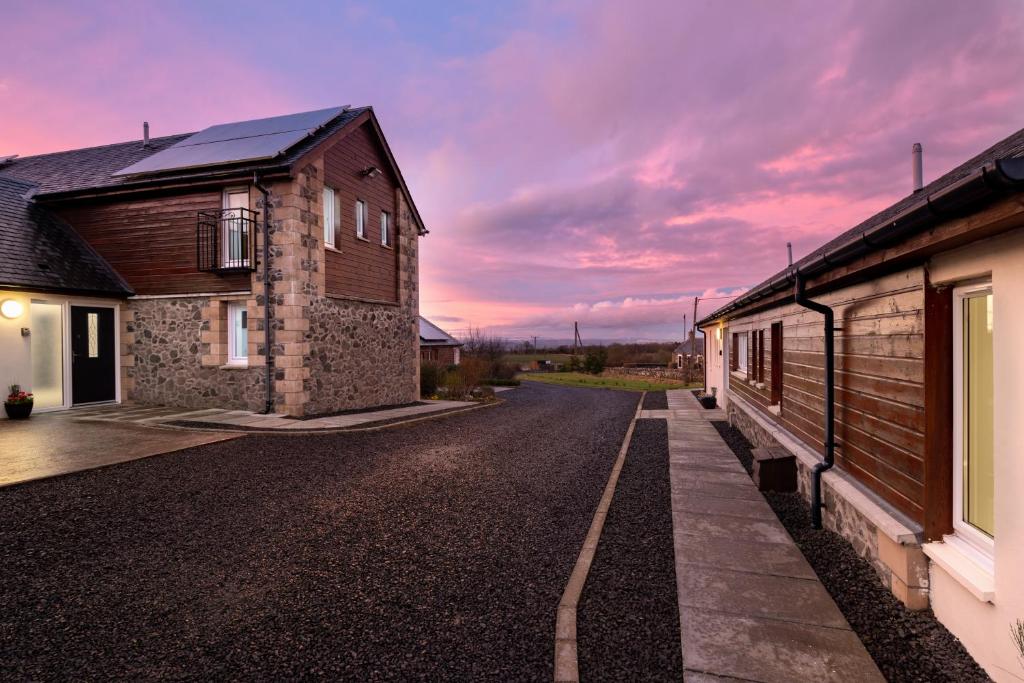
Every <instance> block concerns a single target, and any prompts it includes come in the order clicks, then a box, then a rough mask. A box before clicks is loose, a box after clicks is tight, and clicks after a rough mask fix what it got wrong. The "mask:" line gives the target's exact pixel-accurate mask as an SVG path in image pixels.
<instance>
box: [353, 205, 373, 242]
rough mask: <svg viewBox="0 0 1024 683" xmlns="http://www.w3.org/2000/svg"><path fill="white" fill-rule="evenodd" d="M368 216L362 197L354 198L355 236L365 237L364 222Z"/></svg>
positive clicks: (368, 212) (367, 209)
mask: <svg viewBox="0 0 1024 683" xmlns="http://www.w3.org/2000/svg"><path fill="white" fill-rule="evenodd" d="M369 216H370V210H369V207H368V206H367V204H366V202H365V201H363V200H362V199H357V200H356V237H358V238H359V239H364V240H365V239H366V222H367V219H368V218H369Z"/></svg>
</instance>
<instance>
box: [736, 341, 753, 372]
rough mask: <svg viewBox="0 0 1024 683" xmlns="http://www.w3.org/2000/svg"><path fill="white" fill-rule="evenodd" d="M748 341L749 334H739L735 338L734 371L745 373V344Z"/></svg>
mask: <svg viewBox="0 0 1024 683" xmlns="http://www.w3.org/2000/svg"><path fill="white" fill-rule="evenodd" d="M749 340H750V333H749V332H740V333H739V335H738V336H737V337H736V369H737V370H739V371H740V372H746V371H747V344H748V342H749Z"/></svg>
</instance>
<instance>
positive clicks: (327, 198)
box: [324, 187, 338, 247]
mask: <svg viewBox="0 0 1024 683" xmlns="http://www.w3.org/2000/svg"><path fill="white" fill-rule="evenodd" d="M336 195H337V193H336V192H335V191H334V188H333V187H325V188H324V244H326V245H328V246H331V247H333V246H336V242H335V241H334V238H335V227H336V225H337V221H338V210H337V207H336V206H335V204H334V202H335V197H336Z"/></svg>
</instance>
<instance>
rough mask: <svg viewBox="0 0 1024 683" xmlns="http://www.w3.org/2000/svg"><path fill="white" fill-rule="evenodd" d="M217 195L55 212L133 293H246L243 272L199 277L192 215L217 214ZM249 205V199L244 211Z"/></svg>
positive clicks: (135, 200) (197, 194)
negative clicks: (210, 210)
mask: <svg viewBox="0 0 1024 683" xmlns="http://www.w3.org/2000/svg"><path fill="white" fill-rule="evenodd" d="M221 192H222V190H221V189H219V188H218V189H209V190H203V191H198V192H191V193H188V194H177V195H163V196H157V197H148V198H130V199H128V198H119V199H109V200H103V201H91V202H88V203H82V204H78V205H75V206H68V207H61V208H60V209H58V213H59V214H60V215H61V217H62V218H64V220H66V221H67V222H68V223H69V224H70V225H71V226H72V227H73V228H74V229H75V230H76V231H78V233H79V234H80V235H81V236H82V237H83V238H85V240H86V241H87V242H89V244H91V245H92V247H93V248H94V249H95V250H96V251H98V252H99V253H100V255H102V256H103V258H105V259H106V260H107V262H108V263H110V265H111V266H113V267H114V269H115V270H116V271H117V272H118V273H120V274H121V277H123V278H124V279H125V280H127V281H128V284H129V285H131V287H132V289H134V290H135V293H136V294H189V293H199V292H237V291H248V290H249V288H250V275H249V274H248V273H241V274H237V273H236V274H232V275H216V274H214V273H201V272H199V270H198V267H197V263H196V214H197V212H198V211H199V210H200V209H219V208H221V203H222V195H221ZM252 205H253V202H252V199H251V198H250V206H252Z"/></svg>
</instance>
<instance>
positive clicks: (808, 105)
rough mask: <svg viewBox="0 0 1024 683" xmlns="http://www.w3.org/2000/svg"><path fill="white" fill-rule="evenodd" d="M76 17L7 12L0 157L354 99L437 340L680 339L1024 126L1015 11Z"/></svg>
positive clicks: (729, 7) (740, 5)
mask: <svg viewBox="0 0 1024 683" xmlns="http://www.w3.org/2000/svg"><path fill="white" fill-rule="evenodd" d="M85 6H86V4H85V3H68V4H66V5H60V4H54V3H48V2H23V3H8V6H7V7H5V9H4V17H5V25H4V57H3V60H2V63H0V155H6V154H20V155H23V156H24V155H29V154H35V153H41V152H49V151H56V150H61V149H69V148H74V147H86V146H90V145H99V144H106V143H110V142H120V141H125V140H130V139H136V138H138V137H140V136H141V129H142V121H143V120H148V121H149V122H150V124H151V126H152V131H153V134H154V135H166V134H171V133H180V132H187V131H192V130H198V129H201V128H204V127H206V126H208V125H211V124H214V123H223V122H227V121H234V120H242V119H249V118H259V117H264V116H272V115H277V114H283V113H290V112H295V111H303V110H309V109H317V108H322V107H327V106H330V105H338V104H352V105H366V104H370V105H373V106H374V108H375V110H376V112H377V116H378V117H379V119H380V121H381V124H382V126H383V128H384V132H385V134H386V135H387V136H388V139H389V141H390V143H391V146H392V148H393V149H394V151H395V154H396V156H397V158H398V161H399V164H400V165H401V167H402V170H403V173H404V174H405V176H406V179H407V180H408V183H409V185H410V187H411V190H412V192H413V196H414V198H415V200H416V202H417V204H418V206H419V208H420V211H421V213H422V214H423V216H424V219H425V221H426V223H427V226H428V228H429V229H430V230H431V234H430V235H429V236H428V237H427V238H426V239H424V240H423V241H422V242H421V245H422V249H421V299H420V303H421V310H422V312H423V314H424V315H426V316H427V317H430V318H432V319H433V320H434V321H435V322H437V323H438V324H440V325H442V326H444V327H446V328H447V329H449V330H450V331H452V332H454V333H457V334H458V333H462V332H463V331H464V330H465V329H466V328H467V327H468V326H470V325H472V326H474V327H476V326H479V327H482V328H485V329H489V330H491V331H492V332H494V333H497V334H501V335H504V336H508V337H512V338H516V337H527V336H532V335H539V336H540V337H542V338H566V337H571V335H572V323H573V321H574V320H578V321H579V322H580V327H581V333H582V334H583V336H584V340H586V339H588V338H590V339H598V338H600V339H610V338H642V339H669V340H670V339H680V338H682V335H683V326H682V319H683V314H684V313H687V312H688V311H689V310H690V308H691V307H692V297H693V296H694V295H695V294H697V295H704V296H709V297H711V296H724V295H727V294H732V293H736V292H739V291H742V290H743V288H745V287H749V286H751V285H753V284H756V283H757V282H759V281H760V280H762V279H763V278H764V277H766V276H768V275H771V274H772V273H774V272H775V271H777V270H778V269H780V268H781V267H782V266H784V265H785V258H786V254H785V243H786V242H787V241H792V242H793V244H794V252H795V255H796V256H797V257H799V256H801V255H803V254H804V253H806V252H808V251H810V250H811V249H812V248H813V247H815V246H816V245H817V244H819V243H820V242H822V241H824V240H825V239H827V238H829V237H831V236H833V235H834V234H836V233H837V232H839V231H841V230H843V229H845V228H847V227H850V226H851V225H853V224H854V223H857V222H859V221H860V220H862V219H864V218H866V217H867V216H869V215H870V214H871V213H873V212H875V211H877V210H879V209H882V208H884V207H885V206H886V205H888V204H889V203H891V202H893V201H895V200H896V199H898V198H899V197H901V196H903V195H905V194H907V193H908V192H909V190H910V181H911V177H910V147H911V144H912V143H914V142H921V143H922V144H923V145H924V149H925V157H924V158H925V162H924V166H925V180H926V182H927V181H928V180H930V179H933V178H934V177H936V176H937V175H939V174H940V173H942V172H944V171H946V170H948V169H949V168H951V167H952V166H954V165H956V164H957V163H959V162H961V161H963V160H966V159H967V158H968V157H970V156H973V155H974V154H975V153H977V152H979V151H981V150H982V149H984V148H985V147H987V146H989V145H990V144H992V143H994V142H996V141H997V140H999V139H1001V138H1003V137H1005V136H1007V135H1009V134H1010V133H1012V132H1014V131H1016V130H1017V129H1019V128H1021V127H1024V88H1022V87H1021V84H1022V80H1021V79H1022V77H1024V3H1021V2H1015V1H1007V2H990V1H987V0H983V1H979V2H936V1H934V0H929V1H921V2H906V1H900V2H892V1H891V0H879V1H866V0H858V1H850V2H841V1H830V2H819V1H816V0H814V1H811V0H809V1H807V2H738V1H735V0H730V1H729V2H710V1H704V0H667V1H665V2H657V1H650V2H648V1H644V0H632V1H624V2H568V1H557V2H526V3H521V4H516V5H513V4H512V3H497V2H490V1H481V2H468V1H466V2H443V3H441V2H437V3H434V2H421V1H419V0H410V1H409V2H379V3H378V2H373V3H369V2H368V3H357V2H349V3H345V2H334V3H319V4H317V3H304V2H298V1H296V2H261V1H259V0H254V1H252V2H246V3H242V4H238V5H236V6H232V5H229V4H228V3H217V2H213V3H211V2H195V3H184V2H164V3H152V4H149V3H144V2H138V1H132V2H123V3H118V2H94V3H89V7H88V9H86V8H85ZM721 303H723V302H722V301H721V300H715V301H710V300H709V301H708V302H707V304H706V305H702V306H701V313H702V314H703V313H708V312H710V311H711V309H712V308H714V307H716V306H717V305H718V304H721Z"/></svg>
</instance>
